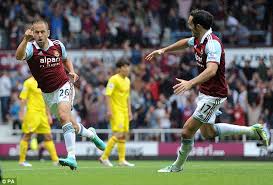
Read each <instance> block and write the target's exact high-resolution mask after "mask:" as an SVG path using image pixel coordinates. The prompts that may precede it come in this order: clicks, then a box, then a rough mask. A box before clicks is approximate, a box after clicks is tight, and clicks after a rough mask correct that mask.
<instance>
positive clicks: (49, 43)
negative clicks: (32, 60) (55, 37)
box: [33, 39, 54, 51]
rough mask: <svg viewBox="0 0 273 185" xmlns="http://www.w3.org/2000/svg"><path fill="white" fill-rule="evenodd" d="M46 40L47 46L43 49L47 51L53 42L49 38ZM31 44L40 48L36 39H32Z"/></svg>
mask: <svg viewBox="0 0 273 185" xmlns="http://www.w3.org/2000/svg"><path fill="white" fill-rule="evenodd" d="M47 41H48V47H47V48H46V49H45V51H47V50H48V49H49V48H50V47H51V46H54V44H53V42H52V41H51V40H50V39H47ZM33 44H34V46H35V47H36V49H41V48H40V46H39V45H38V44H37V42H36V41H34V42H33Z"/></svg>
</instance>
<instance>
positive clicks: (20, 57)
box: [15, 29, 33, 60]
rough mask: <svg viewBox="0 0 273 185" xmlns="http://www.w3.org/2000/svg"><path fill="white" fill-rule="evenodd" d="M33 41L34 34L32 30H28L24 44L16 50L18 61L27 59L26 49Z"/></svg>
mask: <svg viewBox="0 0 273 185" xmlns="http://www.w3.org/2000/svg"><path fill="white" fill-rule="evenodd" d="M32 39H33V32H32V30H31V29H28V30H26V32H25V35H24V38H23V40H22V42H21V43H20V44H19V46H18V48H17V49H16V53H15V56H16V59H17V60H24V59H25V57H26V47H27V43H28V42H29V41H31V40H32Z"/></svg>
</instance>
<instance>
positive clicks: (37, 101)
mask: <svg viewBox="0 0 273 185" xmlns="http://www.w3.org/2000/svg"><path fill="white" fill-rule="evenodd" d="M19 97H20V98H21V99H22V100H27V111H39V112H42V111H46V104H45V101H44V99H43V96H42V91H41V89H40V88H38V83H37V81H36V80H35V79H34V78H33V77H30V78H28V79H27V80H25V81H24V85H23V90H22V91H21V93H20V96H19Z"/></svg>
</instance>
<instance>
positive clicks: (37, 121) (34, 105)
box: [19, 76, 58, 167]
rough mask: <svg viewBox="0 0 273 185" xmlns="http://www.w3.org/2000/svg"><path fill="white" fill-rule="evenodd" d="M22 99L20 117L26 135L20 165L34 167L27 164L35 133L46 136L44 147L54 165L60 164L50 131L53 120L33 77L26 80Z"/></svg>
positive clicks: (21, 147) (22, 142) (21, 143)
mask: <svg viewBox="0 0 273 185" xmlns="http://www.w3.org/2000/svg"><path fill="white" fill-rule="evenodd" d="M20 99H21V106H20V113H19V117H20V119H21V120H23V124H22V131H23V133H24V135H23V138H22V139H21V142H20V157H19V165H20V166H26V167H29V166H32V165H31V164H30V163H28V162H26V154H27V150H28V144H29V141H30V139H31V135H32V134H33V133H36V134H43V135H44V146H45V148H46V149H47V150H48V152H49V154H50V157H51V160H52V161H53V163H54V164H55V165H56V164H58V156H57V153H56V149H55V145H54V143H53V140H52V136H51V130H50V124H51V123H52V118H51V115H50V112H49V111H48V110H47V107H46V104H45V102H44V99H43V97H42V91H41V89H39V88H38V83H37V81H36V80H35V79H34V78H33V77H32V76H31V77H30V78H28V79H27V80H25V82H24V84H23V90H22V91H21V93H20ZM25 108H26V112H25Z"/></svg>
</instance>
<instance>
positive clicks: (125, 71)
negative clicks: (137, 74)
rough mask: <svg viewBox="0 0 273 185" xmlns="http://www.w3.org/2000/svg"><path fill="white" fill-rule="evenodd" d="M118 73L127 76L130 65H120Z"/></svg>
mask: <svg viewBox="0 0 273 185" xmlns="http://www.w3.org/2000/svg"><path fill="white" fill-rule="evenodd" d="M120 73H121V74H122V75H123V76H129V73H130V66H128V65H125V66H122V67H121V68H120Z"/></svg>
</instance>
